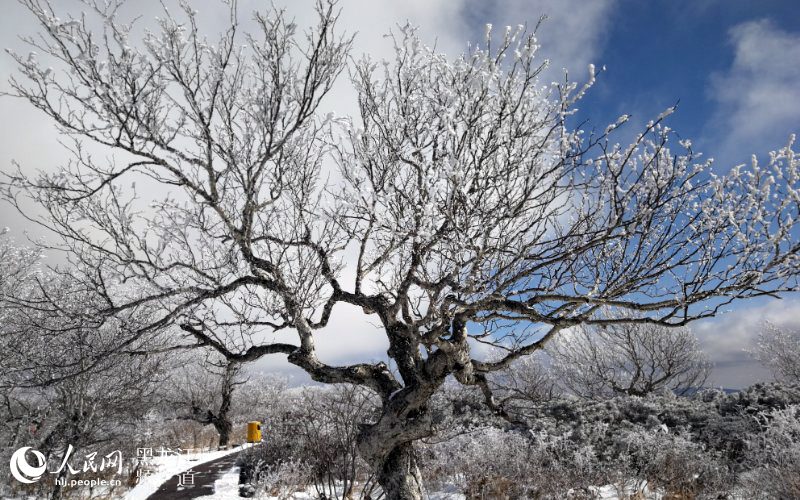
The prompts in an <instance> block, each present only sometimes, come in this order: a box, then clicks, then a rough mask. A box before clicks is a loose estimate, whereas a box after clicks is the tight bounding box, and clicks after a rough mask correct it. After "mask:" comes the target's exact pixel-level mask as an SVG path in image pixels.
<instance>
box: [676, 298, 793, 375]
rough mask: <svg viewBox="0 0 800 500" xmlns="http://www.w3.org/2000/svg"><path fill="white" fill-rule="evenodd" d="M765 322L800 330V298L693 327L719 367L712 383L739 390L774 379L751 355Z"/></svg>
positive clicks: (752, 307) (748, 308) (742, 309)
mask: <svg viewBox="0 0 800 500" xmlns="http://www.w3.org/2000/svg"><path fill="white" fill-rule="evenodd" d="M765 321H769V322H771V323H773V324H775V325H777V326H779V327H783V328H787V329H800V299H796V298H787V299H783V300H769V301H767V302H762V303H759V304H756V305H752V304H750V305H749V306H748V305H744V307H741V306H740V307H739V308H738V309H737V310H735V311H733V312H730V313H728V314H724V315H722V316H720V317H718V318H714V319H709V320H703V321H700V322H697V323H694V324H693V325H691V329H692V331H693V332H694V333H695V334H696V335H697V337H698V338H699V339H700V343H701V345H702V347H703V350H704V351H705V352H706V353H708V355H709V356H710V357H711V360H712V361H713V362H714V364H715V367H714V372H713V373H712V377H711V380H710V382H711V383H712V384H714V385H721V386H725V387H733V388H738V387H746V386H749V385H751V384H753V383H754V382H757V381H764V380H771V378H772V377H771V375H770V374H769V372H768V371H767V370H766V369H764V368H763V367H762V366H760V365H759V364H758V363H757V362H756V361H755V360H754V359H753V357H752V356H751V355H750V354H749V353H748V350H750V349H752V348H753V347H755V340H756V337H757V336H758V334H759V332H760V331H761V330H762V329H763V326H764V322H765Z"/></svg>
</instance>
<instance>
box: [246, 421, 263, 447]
mask: <svg viewBox="0 0 800 500" xmlns="http://www.w3.org/2000/svg"><path fill="white" fill-rule="evenodd" d="M247 442H248V443H260V442H261V422H257V421H254V422H247Z"/></svg>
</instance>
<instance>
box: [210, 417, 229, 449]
mask: <svg viewBox="0 0 800 500" xmlns="http://www.w3.org/2000/svg"><path fill="white" fill-rule="evenodd" d="M214 427H215V428H216V430H217V432H218V433H219V448H224V447H226V446H228V442H229V441H230V437H231V429H232V428H233V425H231V422H230V421H229V420H228V419H227V418H224V419H223V418H220V419H217V420H215V421H214Z"/></svg>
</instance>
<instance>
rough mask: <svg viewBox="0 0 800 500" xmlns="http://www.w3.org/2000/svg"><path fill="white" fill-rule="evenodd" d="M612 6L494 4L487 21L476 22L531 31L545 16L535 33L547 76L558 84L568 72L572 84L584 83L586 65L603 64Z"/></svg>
mask: <svg viewBox="0 0 800 500" xmlns="http://www.w3.org/2000/svg"><path fill="white" fill-rule="evenodd" d="M615 4H616V0H597V1H592V2H585V1H582V0H494V1H493V2H491V3H490V5H491V8H490V9H488V8H487V9H486V10H484V11H483V12H484V13H485V15H486V18H485V19H475V22H478V23H485V22H491V23H493V24H494V26H506V25H509V26H516V25H517V24H525V23H527V25H528V27H529V29H533V28H534V27H535V26H536V23H537V22H538V20H539V17H540V16H542V15H546V16H547V20H546V21H545V22H544V23H543V24H542V26H541V28H540V30H539V31H538V32H537V37H538V39H539V43H540V44H541V45H542V53H543V54H544V56H545V57H547V58H549V59H550V62H551V67H550V70H549V71H548V72H547V73H546V76H547V77H548V78H552V79H559V80H560V79H562V78H563V69H567V70H568V71H569V72H570V75H571V76H570V79H571V80H577V81H583V80H585V79H586V77H587V69H586V68H587V66H588V65H589V63H595V64H597V65H598V67H599V66H602V64H603V62H602V61H600V60H598V58H599V57H600V52H601V50H602V48H603V45H604V44H605V35H606V34H607V32H608V26H609V22H610V20H611V11H612V9H613V7H614V6H615ZM474 17H475V16H473V18H474Z"/></svg>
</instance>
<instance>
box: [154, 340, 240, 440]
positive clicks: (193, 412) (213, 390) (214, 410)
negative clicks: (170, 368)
mask: <svg viewBox="0 0 800 500" xmlns="http://www.w3.org/2000/svg"><path fill="white" fill-rule="evenodd" d="M204 361H205V362H204V363H202V364H200V363H197V362H195V363H193V364H190V365H188V366H184V367H183V368H179V369H178V370H176V372H175V373H174V374H173V376H172V377H171V380H170V382H169V386H170V387H169V388H168V390H169V392H170V393H171V394H170V395H169V396H167V399H169V402H170V405H171V406H172V407H173V408H175V409H176V411H177V417H176V418H178V419H184V420H192V421H195V422H198V423H200V424H202V425H209V424H210V425H213V426H214V429H216V431H217V433H218V434H219V447H220V448H222V447H226V446H228V442H229V441H230V438H231V431H232V430H233V424H234V422H233V415H232V410H233V404H234V392H235V391H236V388H237V387H238V386H241V385H243V384H244V383H245V382H246V379H245V378H244V377H243V376H242V373H241V372H242V365H241V363H239V362H238V361H235V360H228V359H226V358H222V359H221V360H220V359H213V356H212V359H208V357H206V358H205V359H204Z"/></svg>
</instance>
